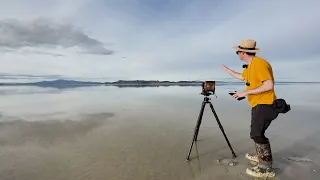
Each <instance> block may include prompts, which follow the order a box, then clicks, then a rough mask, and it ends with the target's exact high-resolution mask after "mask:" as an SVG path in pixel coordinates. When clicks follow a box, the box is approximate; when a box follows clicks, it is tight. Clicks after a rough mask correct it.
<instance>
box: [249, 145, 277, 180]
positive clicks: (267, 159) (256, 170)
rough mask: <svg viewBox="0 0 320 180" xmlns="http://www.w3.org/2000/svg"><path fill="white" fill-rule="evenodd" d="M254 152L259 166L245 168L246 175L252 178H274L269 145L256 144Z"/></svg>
mask: <svg viewBox="0 0 320 180" xmlns="http://www.w3.org/2000/svg"><path fill="white" fill-rule="evenodd" d="M256 151H257V156H258V160H259V165H258V166H255V167H252V168H247V170H246V172H247V174H249V175H251V176H254V177H257V178H259V177H274V176H275V173H274V172H273V170H272V153H271V147H270V143H267V144H257V143H256Z"/></svg>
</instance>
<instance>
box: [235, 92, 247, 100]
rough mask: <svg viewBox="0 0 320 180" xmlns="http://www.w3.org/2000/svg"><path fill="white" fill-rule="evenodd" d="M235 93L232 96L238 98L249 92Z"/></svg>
mask: <svg viewBox="0 0 320 180" xmlns="http://www.w3.org/2000/svg"><path fill="white" fill-rule="evenodd" d="M234 93H235V94H234V95H232V97H233V98H234V99H238V98H241V97H244V96H247V93H246V92H245V91H244V92H234Z"/></svg>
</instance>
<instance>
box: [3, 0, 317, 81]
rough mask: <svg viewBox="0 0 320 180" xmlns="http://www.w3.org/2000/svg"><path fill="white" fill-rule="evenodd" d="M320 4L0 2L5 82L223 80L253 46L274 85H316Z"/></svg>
mask: <svg viewBox="0 0 320 180" xmlns="http://www.w3.org/2000/svg"><path fill="white" fill-rule="evenodd" d="M319 9H320V1H317V0H268V1H256V0H247V1H244V0H242V1H239V0H221V1H214V0H50V1H49V0H1V1H0V60H1V66H0V80H1V81H2V82H3V81H16V80H19V81H20V80H24V81H25V80H27V81H34V80H40V79H56V78H74V79H77V80H79V79H83V80H94V81H114V80H118V79H144V80H174V81H175V80H206V79H207V80H208V79H210V80H220V79H223V78H230V76H229V75H228V74H226V73H225V72H224V71H223V70H222V69H221V65H222V64H225V65H227V66H228V67H230V68H232V69H234V70H236V71H239V72H241V71H242V67H241V66H242V64H243V63H242V62H241V61H240V60H239V58H238V56H237V55H236V53H235V51H234V50H233V49H232V46H235V45H238V44H239V42H240V41H241V40H242V39H255V40H256V41H257V47H258V48H261V53H259V54H257V55H258V56H260V57H263V58H265V59H266V60H268V61H269V62H270V63H271V65H272V66H273V69H274V74H275V78H276V79H278V80H291V81H318V77H319V75H320V73H319V70H318V68H319V67H320V34H319V32H320V20H319V18H320V11H319Z"/></svg>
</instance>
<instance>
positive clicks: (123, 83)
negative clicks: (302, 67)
mask: <svg viewBox="0 0 320 180" xmlns="http://www.w3.org/2000/svg"><path fill="white" fill-rule="evenodd" d="M241 84H243V82H242V81H239V82H234V81H229V82H227V81H216V86H219V85H241ZM275 84H320V82H289V81H283V82H275ZM98 85H105V86H118V87H146V86H150V87H154V86H200V85H202V81H148V80H119V81H114V82H88V81H74V80H63V79H58V80H53V81H39V82H30V83H0V86H40V87H63V86H64V87H76V86H98Z"/></svg>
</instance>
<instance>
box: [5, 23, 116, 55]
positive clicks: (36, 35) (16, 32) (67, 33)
mask: <svg viewBox="0 0 320 180" xmlns="http://www.w3.org/2000/svg"><path fill="white" fill-rule="evenodd" d="M0 47H1V48H3V49H11V50H17V49H20V48H29V47H32V48H43V47H44V48H59V47H62V48H74V49H80V52H81V53H85V54H97V55H112V54H114V51H112V50H109V49H106V48H105V47H104V43H102V42H100V41H99V40H96V39H93V38H91V37H89V36H88V35H87V34H85V33H84V32H83V31H82V30H81V29H77V28H76V27H74V26H73V25H72V24H70V23H62V22H58V21H54V20H52V19H46V18H38V19H35V20H29V21H21V20H17V19H6V20H0ZM44 54H48V53H47V52H44ZM49 54H50V53H49ZM53 55H56V54H53Z"/></svg>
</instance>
